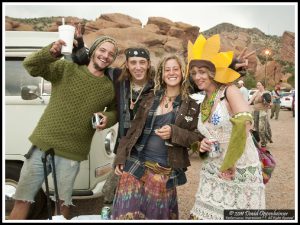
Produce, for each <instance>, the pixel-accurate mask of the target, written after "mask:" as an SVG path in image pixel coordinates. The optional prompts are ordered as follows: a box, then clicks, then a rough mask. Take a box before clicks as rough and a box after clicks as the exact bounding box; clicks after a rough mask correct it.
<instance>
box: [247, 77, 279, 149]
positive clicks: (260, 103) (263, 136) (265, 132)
mask: <svg viewBox="0 0 300 225" xmlns="http://www.w3.org/2000/svg"><path fill="white" fill-rule="evenodd" d="M256 88H257V89H258V90H257V91H256V92H255V93H254V95H253V96H252V97H251V99H250V100H249V102H248V103H249V104H251V103H252V102H253V103H254V106H253V109H254V111H253V119H254V130H256V131H258V133H259V138H260V141H261V143H260V145H261V147H266V146H267V143H268V142H270V143H273V141H272V131H271V126H270V122H269V119H268V110H269V109H270V108H271V101H270V100H269V101H266V100H265V98H264V95H265V96H268V95H269V92H267V91H265V84H264V82H263V81H258V82H257V84H256Z"/></svg>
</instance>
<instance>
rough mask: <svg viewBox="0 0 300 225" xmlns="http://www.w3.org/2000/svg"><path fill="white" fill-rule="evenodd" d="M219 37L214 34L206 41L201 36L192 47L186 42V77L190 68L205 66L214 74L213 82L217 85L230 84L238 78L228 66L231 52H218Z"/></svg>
mask: <svg viewBox="0 0 300 225" xmlns="http://www.w3.org/2000/svg"><path fill="white" fill-rule="evenodd" d="M219 50H220V35H218V34H216V35H214V36H212V37H210V38H208V39H207V40H206V39H205V37H204V36H203V35H202V34H201V35H199V37H198V38H197V40H196V41H195V43H194V45H193V44H192V43H191V41H189V42H188V65H187V75H189V73H190V72H189V71H190V69H191V67H192V66H198V67H201V66H205V67H207V68H208V69H209V70H211V71H212V72H214V73H215V76H214V80H215V81H217V82H219V83H223V84H226V83H230V82H233V81H234V80H236V79H237V78H239V77H240V74H239V73H238V72H236V71H234V70H232V69H230V68H228V66H229V65H230V64H231V62H232V58H233V51H228V52H219Z"/></svg>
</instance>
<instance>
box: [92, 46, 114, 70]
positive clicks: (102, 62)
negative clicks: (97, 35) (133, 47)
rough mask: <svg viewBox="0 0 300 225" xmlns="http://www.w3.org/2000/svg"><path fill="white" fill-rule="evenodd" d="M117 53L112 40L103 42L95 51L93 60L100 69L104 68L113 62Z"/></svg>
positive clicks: (97, 68)
mask: <svg viewBox="0 0 300 225" xmlns="http://www.w3.org/2000/svg"><path fill="white" fill-rule="evenodd" d="M115 54H116V47H115V46H114V45H113V44H112V43H110V42H103V43H102V44H100V45H99V46H98V47H97V49H96V50H95V52H94V53H93V56H92V60H91V62H92V63H93V65H94V68H95V69H96V70H98V71H102V70H104V69H105V68H106V67H108V66H109V65H110V64H112V63H113V61H114V58H115Z"/></svg>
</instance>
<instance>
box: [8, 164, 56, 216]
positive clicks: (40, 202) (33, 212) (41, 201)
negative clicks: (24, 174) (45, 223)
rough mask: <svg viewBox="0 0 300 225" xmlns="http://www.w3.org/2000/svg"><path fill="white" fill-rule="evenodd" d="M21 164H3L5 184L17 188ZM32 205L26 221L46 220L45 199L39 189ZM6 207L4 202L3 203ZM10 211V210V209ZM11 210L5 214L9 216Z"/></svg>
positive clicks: (41, 190)
mask: <svg viewBox="0 0 300 225" xmlns="http://www.w3.org/2000/svg"><path fill="white" fill-rule="evenodd" d="M22 165H23V164H22V163H20V162H7V161H6V164H5V184H6V183H8V182H9V183H10V184H12V185H13V186H15V187H16V186H17V184H18V181H19V178H20V173H21V169H22ZM34 201H35V202H34V203H32V204H31V206H30V210H29V213H28V216H27V219H45V218H47V197H46V195H45V193H44V191H43V189H42V188H41V189H40V190H39V192H38V193H37V195H36V196H35V198H34ZM5 206H6V201H5ZM10 207H13V204H12V205H10ZM11 209H12V208H11ZM11 209H10V210H9V209H7V208H6V210H9V212H6V214H10V211H11ZM52 212H53V210H52Z"/></svg>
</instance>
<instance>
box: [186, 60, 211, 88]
mask: <svg viewBox="0 0 300 225" xmlns="http://www.w3.org/2000/svg"><path fill="white" fill-rule="evenodd" d="M190 76H191V77H192V79H193V81H194V83H195V84H196V85H197V87H198V89H200V90H203V91H208V90H209V89H210V88H211V87H212V86H213V85H214V83H213V81H212V78H211V76H210V71H209V70H208V69H207V68H206V67H197V66H193V67H192V68H191V70H190Z"/></svg>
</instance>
